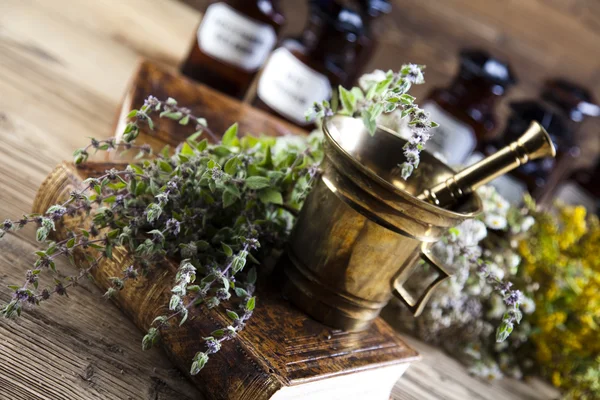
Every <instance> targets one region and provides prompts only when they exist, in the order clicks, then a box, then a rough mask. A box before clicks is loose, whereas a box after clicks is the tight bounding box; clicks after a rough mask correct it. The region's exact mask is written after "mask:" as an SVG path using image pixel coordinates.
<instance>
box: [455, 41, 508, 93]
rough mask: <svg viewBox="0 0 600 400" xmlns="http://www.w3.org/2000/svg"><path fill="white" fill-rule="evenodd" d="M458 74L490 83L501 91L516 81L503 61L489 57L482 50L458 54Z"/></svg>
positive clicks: (464, 51)
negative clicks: (459, 65)
mask: <svg viewBox="0 0 600 400" xmlns="http://www.w3.org/2000/svg"><path fill="white" fill-rule="evenodd" d="M460 63H461V67H460V74H461V75H462V76H464V77H466V78H469V77H473V76H477V77H480V78H483V79H485V80H488V81H490V82H492V83H493V84H495V85H497V86H499V88H500V89H501V90H500V91H499V93H496V94H498V95H500V94H502V93H504V89H506V88H507V87H509V86H512V85H514V84H515V83H516V82H517V79H516V77H515V75H514V73H513V72H512V70H511V68H510V66H509V65H508V63H506V62H505V61H503V60H501V59H499V58H495V57H493V56H491V55H490V54H489V53H487V52H486V51H483V50H472V49H468V50H463V51H461V52H460Z"/></svg>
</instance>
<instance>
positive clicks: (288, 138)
mask: <svg viewBox="0 0 600 400" xmlns="http://www.w3.org/2000/svg"><path fill="white" fill-rule="evenodd" d="M306 145H307V143H306V138H305V137H304V136H300V135H285V136H280V137H278V138H277V140H276V141H275V145H274V146H273V147H272V148H271V151H272V152H273V155H275V157H277V155H279V153H280V152H289V151H290V149H294V148H295V149H296V150H298V151H302V150H304V149H306Z"/></svg>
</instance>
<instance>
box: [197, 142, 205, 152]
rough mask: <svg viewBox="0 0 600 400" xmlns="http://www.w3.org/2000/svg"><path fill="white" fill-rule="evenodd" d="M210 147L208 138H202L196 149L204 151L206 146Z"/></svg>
mask: <svg viewBox="0 0 600 400" xmlns="http://www.w3.org/2000/svg"><path fill="white" fill-rule="evenodd" d="M207 147H208V140H206V139H202V140H201V141H200V142H199V143H198V146H196V150H198V151H200V152H202V151H204V150H206V148H207Z"/></svg>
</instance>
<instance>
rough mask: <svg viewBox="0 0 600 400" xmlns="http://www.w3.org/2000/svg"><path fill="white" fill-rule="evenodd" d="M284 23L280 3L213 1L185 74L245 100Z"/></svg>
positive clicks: (264, 1) (257, 0) (202, 24)
mask: <svg viewBox="0 0 600 400" xmlns="http://www.w3.org/2000/svg"><path fill="white" fill-rule="evenodd" d="M284 23H285V18H284V16H283V14H282V13H281V12H280V10H279V1H278V0H225V1H216V2H212V3H211V4H210V5H209V6H208V8H207V9H206V12H205V14H204V18H203V19H202V21H201V22H200V26H199V27H198V32H197V35H196V40H195V41H194V44H193V45H192V48H191V50H190V54H189V56H188V58H187V59H186V60H185V62H184V63H183V64H182V66H181V72H182V73H183V74H184V75H186V76H188V77H190V78H192V79H195V80H197V81H199V82H202V83H204V84H206V85H208V86H210V87H213V88H215V89H217V90H219V91H221V92H223V93H225V94H228V95H230V96H232V97H236V98H239V99H241V98H243V97H244V95H245V93H246V91H247V90H248V88H249V86H250V84H251V83H252V80H253V79H254V77H255V75H256V73H257V72H258V70H259V69H260V67H261V66H262V65H263V64H264V62H265V61H266V59H267V57H268V56H269V54H270V52H271V50H272V49H273V47H274V46H275V44H276V42H277V34H278V32H279V30H280V28H281V27H282V26H283V24H284Z"/></svg>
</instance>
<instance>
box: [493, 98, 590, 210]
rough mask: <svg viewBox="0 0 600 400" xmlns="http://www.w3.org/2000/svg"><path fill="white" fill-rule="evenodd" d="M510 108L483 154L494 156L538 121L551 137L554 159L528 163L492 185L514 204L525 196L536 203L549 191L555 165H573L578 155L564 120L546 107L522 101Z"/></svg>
mask: <svg viewBox="0 0 600 400" xmlns="http://www.w3.org/2000/svg"><path fill="white" fill-rule="evenodd" d="M510 108H511V111H512V112H511V115H510V117H509V119H508V121H507V124H506V128H505V130H504V132H503V133H502V135H501V136H500V137H498V138H497V139H495V140H494V141H493V142H488V144H487V146H486V153H487V154H488V155H489V154H493V153H494V152H495V151H496V150H498V149H500V148H502V147H504V146H506V145H507V144H510V143H511V142H513V141H514V140H516V139H517V138H518V137H519V136H520V134H521V133H522V132H523V130H524V129H527V127H528V126H529V124H530V123H531V121H537V122H538V123H539V124H540V125H542V127H543V128H544V129H545V130H546V132H548V134H549V135H550V138H551V139H552V142H553V143H554V147H555V148H556V157H555V158H550V157H547V158H544V159H541V160H534V161H530V162H529V163H527V164H525V165H523V166H521V167H519V168H517V169H515V170H513V171H511V172H510V173H508V174H506V175H503V176H502V177H500V178H498V179H495V180H494V181H492V182H491V185H492V186H494V187H495V188H496V189H497V190H498V192H499V193H500V194H501V195H502V196H503V197H504V198H505V199H506V200H508V201H509V202H511V203H513V204H518V203H520V202H521V200H522V198H523V195H524V194H525V193H526V192H529V193H530V194H531V195H532V196H533V197H534V198H536V199H538V200H539V199H540V198H541V197H542V196H543V195H544V193H546V192H547V191H549V190H552V187H551V186H552V185H554V183H551V176H552V174H553V173H554V171H555V170H556V166H557V164H559V163H561V162H563V161H564V160H571V161H572V158H573V157H574V156H576V155H577V154H578V152H579V151H578V148H577V146H576V144H575V140H574V137H573V132H572V131H571V129H569V127H568V124H567V122H566V120H565V118H564V117H563V116H562V115H561V114H560V113H559V112H557V111H556V110H555V109H553V108H552V107H550V106H549V105H548V104H546V103H542V102H540V101H535V100H525V101H518V102H513V103H511V104H510Z"/></svg>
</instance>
